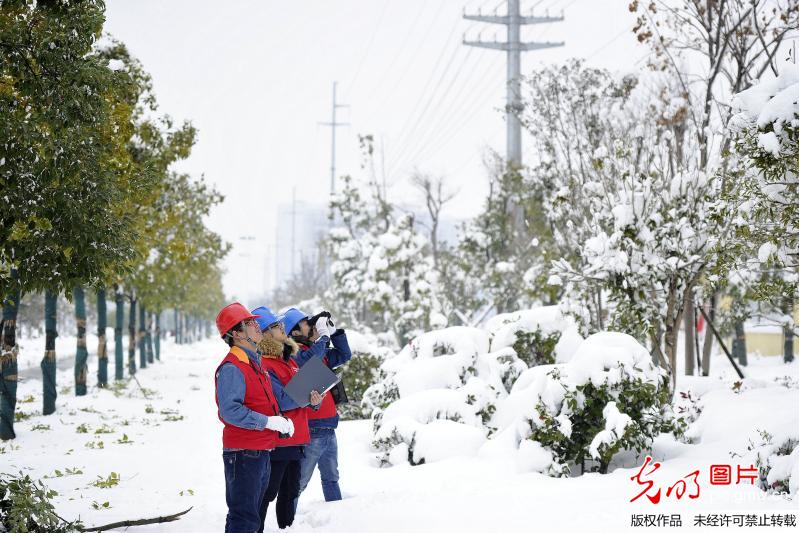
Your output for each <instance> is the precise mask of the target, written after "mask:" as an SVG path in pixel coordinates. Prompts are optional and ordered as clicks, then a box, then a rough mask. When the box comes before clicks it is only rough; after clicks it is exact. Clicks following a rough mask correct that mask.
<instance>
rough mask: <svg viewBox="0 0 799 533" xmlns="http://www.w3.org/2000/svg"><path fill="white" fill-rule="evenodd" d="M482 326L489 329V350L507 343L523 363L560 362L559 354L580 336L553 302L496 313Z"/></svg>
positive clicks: (578, 339) (568, 348) (576, 341)
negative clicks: (549, 304)
mask: <svg viewBox="0 0 799 533" xmlns="http://www.w3.org/2000/svg"><path fill="white" fill-rule="evenodd" d="M485 328H486V329H487V330H488V331H489V332H490V333H491V350H492V351H495V352H496V351H498V350H501V349H503V348H507V347H511V348H513V350H514V352H516V355H517V356H518V357H519V359H521V360H522V361H524V362H525V363H526V364H527V366H536V365H548V364H552V363H555V362H556V361H559V362H564V359H563V355H564V354H565V353H572V352H573V351H574V349H575V348H576V345H577V344H579V343H580V342H581V341H582V340H583V339H582V337H580V335H579V333H577V325H576V323H575V322H574V320H573V319H572V318H571V317H568V316H564V315H563V313H562V312H561V310H560V308H559V307H558V306H556V305H551V306H544V307H537V308H535V309H528V310H524V311H517V312H515V313H504V314H500V315H496V316H494V317H492V318H491V319H490V320H489V321H488V322H486V326H485ZM561 337H563V339H562V340H563V342H561ZM558 346H560V347H561V350H560V352H561V353H560V354H558V353H557V351H556V350H555V348H556V347H558ZM558 355H560V357H558Z"/></svg>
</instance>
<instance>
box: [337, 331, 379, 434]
mask: <svg viewBox="0 0 799 533" xmlns="http://www.w3.org/2000/svg"><path fill="white" fill-rule="evenodd" d="M347 340H348V341H349V345H350V350H352V359H350V361H349V362H348V363H347V364H346V365H343V366H342V367H341V368H339V369H337V370H336V372H337V373H339V374H340V375H341V379H342V381H343V382H344V386H345V389H346V391H347V397H348V399H349V401H348V402H347V403H346V404H339V405H338V406H337V408H338V413H339V416H340V417H341V419H342V420H353V419H362V418H369V416H370V415H371V410H369V409H364V406H363V404H362V400H363V397H364V393H365V392H366V390H367V389H368V388H369V387H370V386H372V385H373V384H375V383H376V382H377V381H379V380H380V378H381V373H380V365H381V364H382V363H383V361H385V360H386V358H387V357H389V356H390V355H391V353H392V352H391V350H390V349H389V348H387V347H385V346H380V344H379V342H378V339H377V338H376V337H375V336H374V335H371V334H366V333H359V332H357V331H353V330H347Z"/></svg>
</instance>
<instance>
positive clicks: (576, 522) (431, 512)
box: [0, 337, 799, 533]
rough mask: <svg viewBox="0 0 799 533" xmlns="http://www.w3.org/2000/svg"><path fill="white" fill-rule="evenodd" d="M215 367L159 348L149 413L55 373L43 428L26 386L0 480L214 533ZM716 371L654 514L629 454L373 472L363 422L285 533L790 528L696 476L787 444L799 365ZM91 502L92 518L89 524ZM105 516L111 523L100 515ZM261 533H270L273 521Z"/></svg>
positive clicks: (762, 362) (791, 506) (67, 506)
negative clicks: (667, 524) (329, 487)
mask: <svg viewBox="0 0 799 533" xmlns="http://www.w3.org/2000/svg"><path fill="white" fill-rule="evenodd" d="M59 340H60V341H62V342H60V343H59V353H60V356H61V357H64V356H65V355H66V354H69V353H71V350H72V349H73V346H74V339H72V340H73V344H69V338H68V337H67V338H64V339H59ZM39 344H41V346H39ZM22 346H23V348H24V349H23V352H22V354H21V356H20V357H21V360H22V362H21V364H20V367H21V368H22V369H24V368H25V367H35V364H34V365H30V364H28V363H27V362H26V361H34V362H38V360H39V358H40V357H41V353H42V352H43V340H39V339H36V340H24V341H23V342H22ZM89 346H90V348H91V347H92V341H91V339H90V344H89ZM224 351H225V347H224V345H223V344H222V343H221V341H219V340H218V339H209V340H206V341H203V342H200V343H196V344H194V345H189V346H185V345H184V346H176V345H174V344H172V343H165V344H164V345H163V349H162V360H161V361H160V362H157V363H155V364H153V365H151V366H150V367H148V368H146V369H143V370H140V371H139V373H138V374H137V377H138V380H139V382H140V383H141V386H142V387H144V388H145V392H146V393H147V396H148V397H146V398H145V396H144V394H143V392H142V390H141V389H140V388H139V386H138V385H137V384H136V383H135V382H129V383H128V384H127V386H126V387H125V388H121V389H118V390H116V391H115V390H114V389H108V390H100V389H97V388H96V387H94V388H91V389H90V393H89V394H88V395H87V396H84V397H81V398H76V397H74V396H73V393H72V389H71V385H72V383H73V378H72V370H71V369H69V368H66V369H63V370H61V371H59V374H58V384H59V389H60V394H59V398H58V410H57V412H56V413H55V414H54V415H51V416H47V417H45V416H42V415H41V414H40V413H41V381H40V379H39V378H38V377H34V375H31V373H28V375H27V377H24V380H23V381H21V383H20V385H19V398H20V399H21V400H22V403H19V404H18V411H20V412H22V413H25V414H26V415H30V417H29V418H26V419H25V420H22V421H20V422H18V423H17V425H16V430H17V435H18V437H17V439H16V440H15V441H12V442H6V443H0V471H2V472H19V471H23V472H25V473H28V474H30V475H32V476H34V477H44V476H48V479H46V480H45V482H46V483H47V484H48V485H49V486H50V487H51V488H53V489H55V490H57V491H58V492H59V496H58V497H57V498H56V502H55V503H56V506H57V509H58V512H59V514H61V516H64V517H65V518H69V519H74V518H76V517H78V516H80V517H81V518H82V519H83V520H84V522H85V523H86V524H90V525H98V524H104V523H108V522H113V521H117V520H122V519H128V518H142V517H150V516H155V515H161V514H170V513H174V512H177V511H181V510H183V509H186V508H188V507H193V509H192V510H191V512H189V513H188V514H187V515H186V516H185V517H183V518H182V519H181V520H179V521H177V522H174V523H170V524H162V525H154V526H147V527H143V528H141V529H140V530H141V531H168V532H204V531H222V530H223V524H224V519H225V512H226V508H225V500H224V476H223V469H222V461H221V460H220V459H221V424H220V422H219V421H218V420H217V417H216V407H215V404H214V395H213V378H212V376H213V371H214V369H215V368H216V365H217V364H218V363H219V361H220V360H221V359H222V357H223V356H224ZM112 353H113V352H112ZM137 360H138V354H137ZM712 368H713V369H714V372H716V374H714V375H713V376H711V377H708V378H701V377H688V378H681V381H680V383H681V384H680V387H681V388H682V389H685V388H688V389H690V390H691V391H692V394H693V395H694V396H700V395H701V401H702V405H703V409H704V410H703V412H702V415H701V417H700V418H699V420H698V422H697V426H696V428H695V433H696V436H697V439H698V443H697V444H684V443H680V442H677V441H675V440H674V439H673V438H671V437H669V436H665V435H664V436H661V437H659V438H658V439H657V440H656V442H655V445H654V450H653V452H652V455H653V457H654V459H655V460H657V461H662V462H663V466H662V468H660V470H658V471H657V472H656V473H654V474H653V475H652V476H651V479H652V480H653V481H654V482H655V483H656V487H661V488H662V491H663V495H662V501H661V503H660V504H658V505H654V504H651V503H650V502H649V501H648V500H647V499H646V498H645V497H641V498H639V499H638V500H637V501H635V502H633V503H630V499H631V498H633V497H634V496H635V495H636V494H638V492H639V491H640V489H639V487H638V485H636V484H635V483H634V482H633V481H631V480H630V477H631V476H633V475H635V474H636V472H637V471H638V469H639V467H640V465H641V464H642V462H643V458H642V457H636V456H635V454H632V453H627V454H622V455H621V456H620V458H619V460H618V461H616V466H617V468H616V469H615V470H614V471H612V472H611V473H609V474H607V475H600V474H586V475H584V476H582V477H576V478H549V477H546V476H543V475H541V474H536V473H524V474H520V473H518V471H517V465H516V464H515V459H512V458H508V457H502V456H501V455H499V456H497V455H491V454H483V455H480V456H478V457H474V456H472V457H452V458H448V459H442V460H440V461H437V462H431V463H429V464H425V465H420V466H409V465H407V464H404V465H399V466H395V467H391V468H378V467H377V466H376V461H375V460H374V453H373V452H372V451H371V450H370V439H371V422H370V421H353V422H343V423H341V426H340V429H339V430H338V438H339V454H340V464H339V467H340V472H341V486H342V491H343V493H344V496H345V498H344V500H343V501H341V502H335V503H324V502H323V499H322V494H321V487H320V485H319V480H318V477H316V476H315V478H314V479H312V480H311V483H310V485H309V488H308V490H307V491H306V493H304V494H303V495H302V497H301V498H300V507H299V510H298V516H297V520H296V522H295V525H294V526H293V528H292V530H293V531H299V532H311V531H330V532H342V533H343V532H347V533H354V532H367V531H378V530H379V531H381V532H406V531H431V532H432V531H436V532H442V531H460V532H471V531H475V532H477V531H480V532H484V531H533V530H535V531H547V530H557V531H592V532H593V531H612V532H617V531H625V530H630V529H631V528H630V523H631V515H633V514H671V513H680V514H681V515H682V520H683V524H684V526H683V528H682V529H683V530H692V529H693V527H692V524H693V516H694V515H695V514H700V513H701V514H708V513H734V514H742V513H758V514H760V513H768V514H772V513H782V514H785V513H794V514H797V504H796V500H789V499H786V498H785V497H782V496H766V495H765V494H764V493H763V492H762V491H760V490H758V489H756V488H754V487H751V486H748V485H735V484H734V483H733V485H731V486H711V485H710V484H709V482H708V478H707V475H708V474H707V473H708V468H709V466H710V465H711V464H717V463H720V464H731V465H733V470H734V469H735V465H737V464H742V465H743V462H744V459H743V458H741V457H734V456H731V453H738V454H743V453H746V447H747V445H748V444H749V441H750V440H756V439H757V437H758V433H757V431H758V430H766V431H769V432H771V433H772V434H783V433H786V432H790V431H791V430H793V431H797V430H799V409H796V406H797V405H799V388H797V387H799V364H797V363H793V364H791V365H785V364H783V363H782V362H781V360H780V359H779V358H759V357H756V356H753V357H752V359H751V364H750V365H749V367H747V368H746V369H745V372H746V373H747V376H748V377H747V379H746V380H744V382H743V386H741V387H739V389H738V390H737V391H736V390H734V389H733V383H734V382H735V381H737V376H735V375H734V373H732V371H731V368H729V363H728V362H726V360H724V359H723V356H721V357H715V358H714V360H713V366H712ZM109 371H110V372H111V373H112V372H113V363H112V364H111V368H110V369H109ZM95 372H96V358H95V357H94V354H93V353H92V358H91V359H90V383H93V382H95V378H94V375H95ZM22 375H23V376H25V374H22ZM112 375H113V374H112ZM786 376H788V377H787V378H786ZM776 379H780V380H781V381H782V382H784V383H785V385H788V386H785V385H783V384H779V383H778V382H777V381H775V380H776ZM62 387H69V390H67V391H64V390H61V389H62ZM31 397H32V401H28V400H30V399H31ZM44 426H47V428H45V427H44ZM98 430H99V433H98ZM442 438H443V437H442ZM100 442H102V447H100V444H99V443H100ZM744 466H748V464H747V465H744ZM696 469H699V470H700V472H701V473H700V478H699V483H700V486H701V494H700V497H699V498H696V499H694V500H688V498H687V495H686V496H685V497H683V499H682V500H680V501H677V500H675V499H674V496H673V495H672V496H671V497H668V498H667V497H666V495H665V492H666V489H667V488H668V486H670V485H672V484H673V483H675V482H676V481H677V480H679V479H682V478H683V477H684V476H686V475H688V474H689V473H690V472H692V471H694V470H696ZM56 470H58V471H59V472H60V474H61V477H58V474H57V473H56ZM73 472H79V473H73ZM112 472H116V473H118V474H119V476H120V480H119V483H118V484H117V485H116V486H113V487H111V488H100V487H97V486H93V485H92V483H93V482H95V481H96V480H97V479H98V478H103V479H107V478H108V476H109V475H110V474H111V473H112ZM689 492H691V491H690V490H689ZM95 502H96V503H97V504H98V506H100V507H101V509H99V510H97V509H93V503H95ZM105 502H109V503H108V505H109V508H107V509H104V508H102V505H103V504H104V503H105ZM267 527H268V529H269V530H271V531H276V530H277V528H276V524H275V521H274V515H273V513H272V511H271V510H270V515H269V518H268V521H267ZM637 529H641V528H637ZM701 529H702V530H705V529H707V528H701ZM773 529H775V528H769V530H773Z"/></svg>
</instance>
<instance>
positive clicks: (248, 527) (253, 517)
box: [222, 450, 270, 533]
mask: <svg viewBox="0 0 799 533" xmlns="http://www.w3.org/2000/svg"><path fill="white" fill-rule="evenodd" d="M222 461H223V462H224V463H225V500H226V501H227V518H226V520H225V533H255V532H256V531H258V527H259V526H260V525H261V520H260V516H259V512H258V511H259V508H260V505H261V499H262V497H263V494H264V491H265V490H266V486H267V484H268V483H269V469H270V464H269V450H237V451H232V452H222Z"/></svg>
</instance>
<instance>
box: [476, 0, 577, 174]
mask: <svg viewBox="0 0 799 533" xmlns="http://www.w3.org/2000/svg"><path fill="white" fill-rule="evenodd" d="M507 6H508V12H507V15H498V14H497V13H496V12H495V13H494V14H493V15H483V14H482V13H481V12H479V11H478V12H477V14H476V15H467V14H466V13H464V14H463V18H464V19H466V20H474V21H477V22H488V23H491V24H502V25H504V26H507V29H508V39H507V42H497V41H493V42H489V41H482V40H480V39H479V38H478V40H476V41H469V40H466V38H465V37H464V39H463V44H465V45H467V46H477V47H479V48H490V49H493V50H503V51H505V52H507V54H508V72H507V96H506V99H507V102H506V106H505V119H506V121H507V128H508V133H507V139H506V143H507V148H506V155H507V160H508V166H509V167H515V168H519V167H520V166H521V164H522V125H521V123H520V122H519V119H518V113H520V112H521V110H522V102H521V84H520V81H519V80H520V72H519V71H520V70H521V53H522V52H527V51H530V50H543V49H544V48H555V47H557V46H563V43H562V42H559V43H551V42H530V43H524V42H521V35H520V34H521V27H522V26H525V25H528V24H546V23H549V22H561V21H562V20H563V15H562V14H561V16H559V17H550V16H549V15H547V16H543V17H536V16H532V15H531V16H522V15H521V13H520V12H519V0H507Z"/></svg>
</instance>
